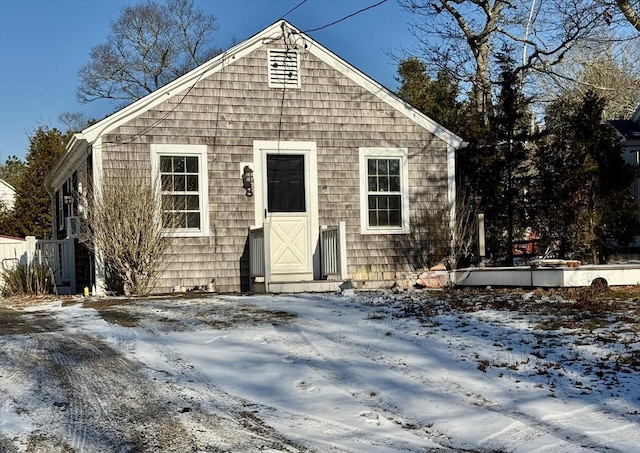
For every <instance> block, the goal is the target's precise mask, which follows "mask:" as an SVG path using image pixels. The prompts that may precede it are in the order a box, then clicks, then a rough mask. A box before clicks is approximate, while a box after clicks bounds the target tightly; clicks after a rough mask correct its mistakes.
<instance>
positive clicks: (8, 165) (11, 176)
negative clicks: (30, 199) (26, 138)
mask: <svg viewBox="0 0 640 453" xmlns="http://www.w3.org/2000/svg"><path fill="white" fill-rule="evenodd" d="M26 168H27V166H26V165H25V163H24V162H22V161H21V160H20V159H18V157H16V156H9V157H8V158H7V160H6V161H5V162H4V164H0V179H2V180H3V181H5V182H7V183H9V184H11V185H12V186H13V187H14V188H15V186H16V184H17V181H18V179H19V178H20V175H21V174H22V172H24V170H25V169H26Z"/></svg>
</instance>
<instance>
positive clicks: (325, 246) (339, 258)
mask: <svg viewBox="0 0 640 453" xmlns="http://www.w3.org/2000/svg"><path fill="white" fill-rule="evenodd" d="M346 237H347V235H346V226H345V222H340V223H339V225H338V226H326V225H323V226H321V227H320V268H321V272H322V277H323V278H327V277H329V276H337V277H339V278H340V279H342V280H344V279H346V278H347V272H346V266H347V257H346Z"/></svg>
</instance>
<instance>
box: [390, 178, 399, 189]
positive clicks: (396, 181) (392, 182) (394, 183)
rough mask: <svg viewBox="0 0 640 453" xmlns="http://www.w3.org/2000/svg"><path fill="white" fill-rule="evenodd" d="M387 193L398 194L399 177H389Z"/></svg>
mask: <svg viewBox="0 0 640 453" xmlns="http://www.w3.org/2000/svg"><path fill="white" fill-rule="evenodd" d="M389 192H400V176H391V177H389Z"/></svg>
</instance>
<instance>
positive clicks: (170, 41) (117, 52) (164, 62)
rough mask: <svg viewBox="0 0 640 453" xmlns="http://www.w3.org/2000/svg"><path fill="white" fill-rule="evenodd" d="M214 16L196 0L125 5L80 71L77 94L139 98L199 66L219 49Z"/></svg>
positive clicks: (87, 98) (82, 96)
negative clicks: (214, 34)
mask: <svg viewBox="0 0 640 453" xmlns="http://www.w3.org/2000/svg"><path fill="white" fill-rule="evenodd" d="M216 29H217V24H216V20H215V17H214V16H212V15H207V14H204V13H202V12H201V11H199V10H198V9H196V8H195V7H194V4H193V0H167V2H166V5H164V4H160V3H156V2H154V1H152V0H145V1H144V2H142V3H140V4H137V5H134V6H126V7H124V8H123V9H122V12H121V14H120V16H119V18H118V19H117V20H116V21H114V22H113V23H112V24H111V34H110V36H109V37H108V39H107V42H105V43H102V44H99V45H97V46H95V47H93V48H92V49H91V53H90V61H89V63H87V64H86V65H85V66H83V67H82V68H81V69H80V73H79V77H80V84H79V86H78V89H77V96H78V99H79V100H80V101H81V102H89V101H93V100H96V99H116V100H123V101H134V100H137V99H139V98H141V97H143V96H145V95H147V94H149V93H151V92H153V91H155V90H156V89H158V88H160V87H161V86H163V85H166V84H167V83H169V82H171V81H173V80H174V79H176V78H177V77H179V76H181V75H183V74H185V73H186V72H188V71H189V70H191V69H193V68H195V67H197V66H199V65H200V64H202V63H204V62H205V61H207V60H208V59H210V58H212V57H213V56H214V55H216V54H217V53H219V51H218V50H217V49H216V48H215V47H214V46H213V44H212V38H211V35H212V33H213V32H214V31H215V30H216Z"/></svg>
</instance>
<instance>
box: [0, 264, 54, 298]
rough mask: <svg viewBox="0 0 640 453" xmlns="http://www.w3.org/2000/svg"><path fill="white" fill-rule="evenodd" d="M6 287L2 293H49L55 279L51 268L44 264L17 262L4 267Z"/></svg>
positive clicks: (5, 294)
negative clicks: (14, 264)
mask: <svg viewBox="0 0 640 453" xmlns="http://www.w3.org/2000/svg"><path fill="white" fill-rule="evenodd" d="M2 278H3V279H4V287H3V288H2V295H3V296H4V297H10V296H41V295H44V294H48V292H49V289H50V288H51V287H52V286H53V283H54V281H53V280H54V279H53V273H52V272H51V268H50V267H48V266H43V265H42V264H37V263H33V264H17V265H16V266H15V267H11V268H7V269H2Z"/></svg>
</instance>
